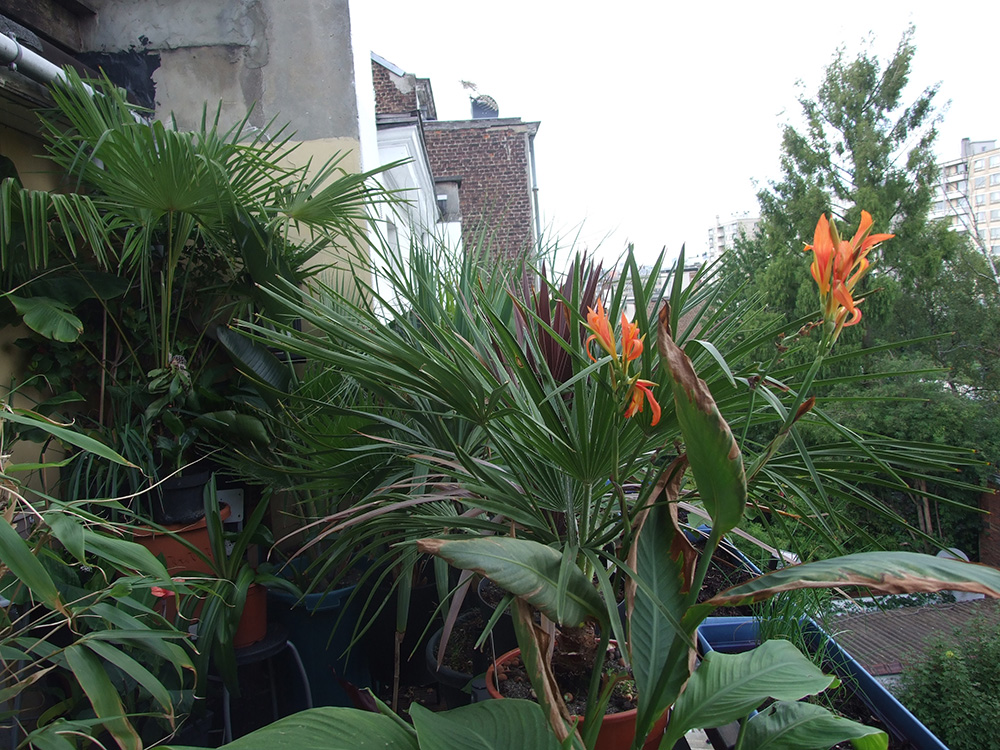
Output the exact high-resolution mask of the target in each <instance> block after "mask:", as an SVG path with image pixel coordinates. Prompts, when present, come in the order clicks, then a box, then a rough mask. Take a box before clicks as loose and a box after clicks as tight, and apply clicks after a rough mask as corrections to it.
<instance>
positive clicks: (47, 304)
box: [7, 294, 83, 342]
mask: <svg viewBox="0 0 1000 750" xmlns="http://www.w3.org/2000/svg"><path fill="white" fill-rule="evenodd" d="M7 298H8V299H9V300H10V301H11V302H13V303H14V307H15V309H16V310H17V312H18V314H19V315H21V316H22V317H23V318H24V324H25V325H26V326H28V328H30V329H31V330H33V331H35V332H36V333H39V334H41V335H42V336H44V337H45V338H47V339H55V340H56V341H64V342H72V341H76V340H77V339H78V338H80V334H81V333H83V321H81V320H80V319H79V318H78V317H76V316H75V315H74V314H73V313H72V312H71V311H70V307H69V306H68V305H67V304H65V303H64V302H59V301H58V300H54V299H50V298H48V297H18V296H16V295H13V294H8V295H7Z"/></svg>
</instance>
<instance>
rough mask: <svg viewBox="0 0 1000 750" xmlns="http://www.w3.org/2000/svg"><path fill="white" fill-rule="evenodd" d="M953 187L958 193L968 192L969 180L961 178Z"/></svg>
mask: <svg viewBox="0 0 1000 750" xmlns="http://www.w3.org/2000/svg"><path fill="white" fill-rule="evenodd" d="M955 189H956V190H957V191H959V192H960V193H965V192H968V190H969V181H968V180H962V181H961V182H959V183H958V185H956V186H955Z"/></svg>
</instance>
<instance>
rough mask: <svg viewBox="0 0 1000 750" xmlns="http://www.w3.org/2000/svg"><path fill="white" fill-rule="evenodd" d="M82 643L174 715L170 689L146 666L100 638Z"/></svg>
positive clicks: (170, 714) (171, 715) (168, 712)
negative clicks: (133, 681)
mask: <svg viewBox="0 0 1000 750" xmlns="http://www.w3.org/2000/svg"><path fill="white" fill-rule="evenodd" d="M83 642H84V644H85V645H86V646H87V648H89V649H90V650H91V651H93V652H94V653H95V654H97V655H98V656H99V657H101V658H102V659H105V660H107V661H109V662H111V663H112V664H114V665H115V666H116V667H118V668H119V669H120V670H122V671H123V672H124V673H125V674H127V675H128V676H129V677H131V678H132V679H133V680H135V681H136V682H137V683H138V684H139V685H141V686H142V687H143V688H145V689H146V691H147V692H148V693H149V694H150V695H151V696H153V698H154V699H155V700H156V701H157V703H159V704H160V706H161V707H162V708H163V710H164V711H165V712H166V713H167V714H168V715H169V716H170V717H171V718H172V717H173V715H174V711H173V701H172V700H171V698H170V691H169V690H167V688H166V687H164V685H163V683H162V682H160V681H159V680H158V679H157V678H156V677H155V676H154V675H153V674H152V672H150V671H149V670H148V669H146V667H144V666H143V665H142V664H140V663H139V662H137V661H136V660H135V659H133V658H132V657H131V656H129V655H128V654H126V653H125V652H124V651H121V650H119V649H117V648H115V647H114V646H113V645H111V644H110V643H105V642H104V641H101V640H91V639H86V638H85V639H84V641H83Z"/></svg>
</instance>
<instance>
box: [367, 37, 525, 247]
mask: <svg viewBox="0 0 1000 750" xmlns="http://www.w3.org/2000/svg"><path fill="white" fill-rule="evenodd" d="M372 84H373V88H374V92H375V112H376V122H377V127H378V130H379V139H380V142H381V140H382V138H383V133H385V132H387V131H388V130H389V129H390V128H394V127H400V126H401V125H402V123H409V124H410V125H414V126H415V125H419V127H420V130H421V135H422V139H423V143H424V145H425V147H426V153H427V158H428V159H429V164H430V171H431V173H432V174H433V179H434V185H435V190H434V197H435V199H436V201H437V205H438V209H439V219H438V222H439V227H440V228H441V229H442V231H443V233H444V234H445V235H446V236H447V235H451V236H454V237H458V236H460V239H461V242H462V244H463V245H465V246H466V247H477V248H479V249H483V248H485V249H487V250H488V251H489V253H490V255H492V256H494V257H500V256H502V257H508V258H513V257H518V256H520V255H521V254H522V253H524V252H525V251H527V250H529V249H531V248H532V247H533V245H534V243H535V242H536V240H537V239H538V206H537V187H536V184H535V169H534V138H535V134H536V133H537V132H538V126H539V123H537V122H522V121H521V119H520V118H517V117H508V118H501V117H499V108H498V107H497V106H496V103H495V102H494V101H493V100H492V99H490V97H486V96H479V97H476V98H475V99H473V100H472V118H471V119H469V120H438V119H437V112H436V109H435V106H434V96H433V92H432V89H431V84H430V81H429V80H428V79H426V78H417V77H416V76H414V75H412V74H408V73H405V72H404V71H403V70H402V69H401V68H398V67H397V66H395V65H394V64H392V63H390V62H388V61H387V60H385V59H384V58H381V57H379V56H378V55H372ZM459 227H460V228H459Z"/></svg>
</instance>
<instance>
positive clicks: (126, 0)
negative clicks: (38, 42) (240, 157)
mask: <svg viewBox="0 0 1000 750" xmlns="http://www.w3.org/2000/svg"><path fill="white" fill-rule="evenodd" d="M91 5H92V6H94V7H95V9H96V10H97V15H96V17H95V18H94V19H93V20H92V21H91V22H90V23H89V24H88V25H87V27H86V28H85V29H84V44H85V46H87V47H88V48H90V49H91V50H94V51H103V52H109V51H116V50H118V51H122V50H128V49H129V48H132V47H135V48H142V49H146V50H149V51H151V52H155V53H157V54H159V55H160V67H159V68H158V69H157V70H156V71H155V72H154V73H153V79H154V82H155V84H156V101H157V116H158V117H161V118H164V117H166V116H168V115H169V114H170V113H171V112H173V113H174V114H175V116H176V117H177V119H178V124H179V125H180V126H181V127H182V128H190V127H193V126H194V125H196V124H197V122H198V119H199V118H200V117H201V111H202V105H203V103H204V102H208V103H209V106H210V107H211V108H212V109H213V110H214V107H215V106H216V105H217V103H218V102H220V101H221V102H222V103H223V122H224V123H225V124H226V125H230V124H232V123H235V122H237V121H239V119H240V118H242V117H243V115H244V114H245V113H246V111H247V110H248V109H249V108H250V107H251V106H253V108H254V113H253V116H252V124H253V125H255V126H257V127H265V126H266V125H267V124H268V123H269V122H271V120H273V119H275V118H277V119H276V123H277V124H278V125H282V124H284V123H290V125H291V130H292V131H294V132H295V133H296V137H297V139H299V140H314V139H318V138H353V139H355V140H357V139H358V137H359V131H358V110H357V99H356V97H355V94H354V63H353V58H352V52H351V30H350V20H349V18H350V17H349V13H348V3H347V0H92V2H91Z"/></svg>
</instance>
